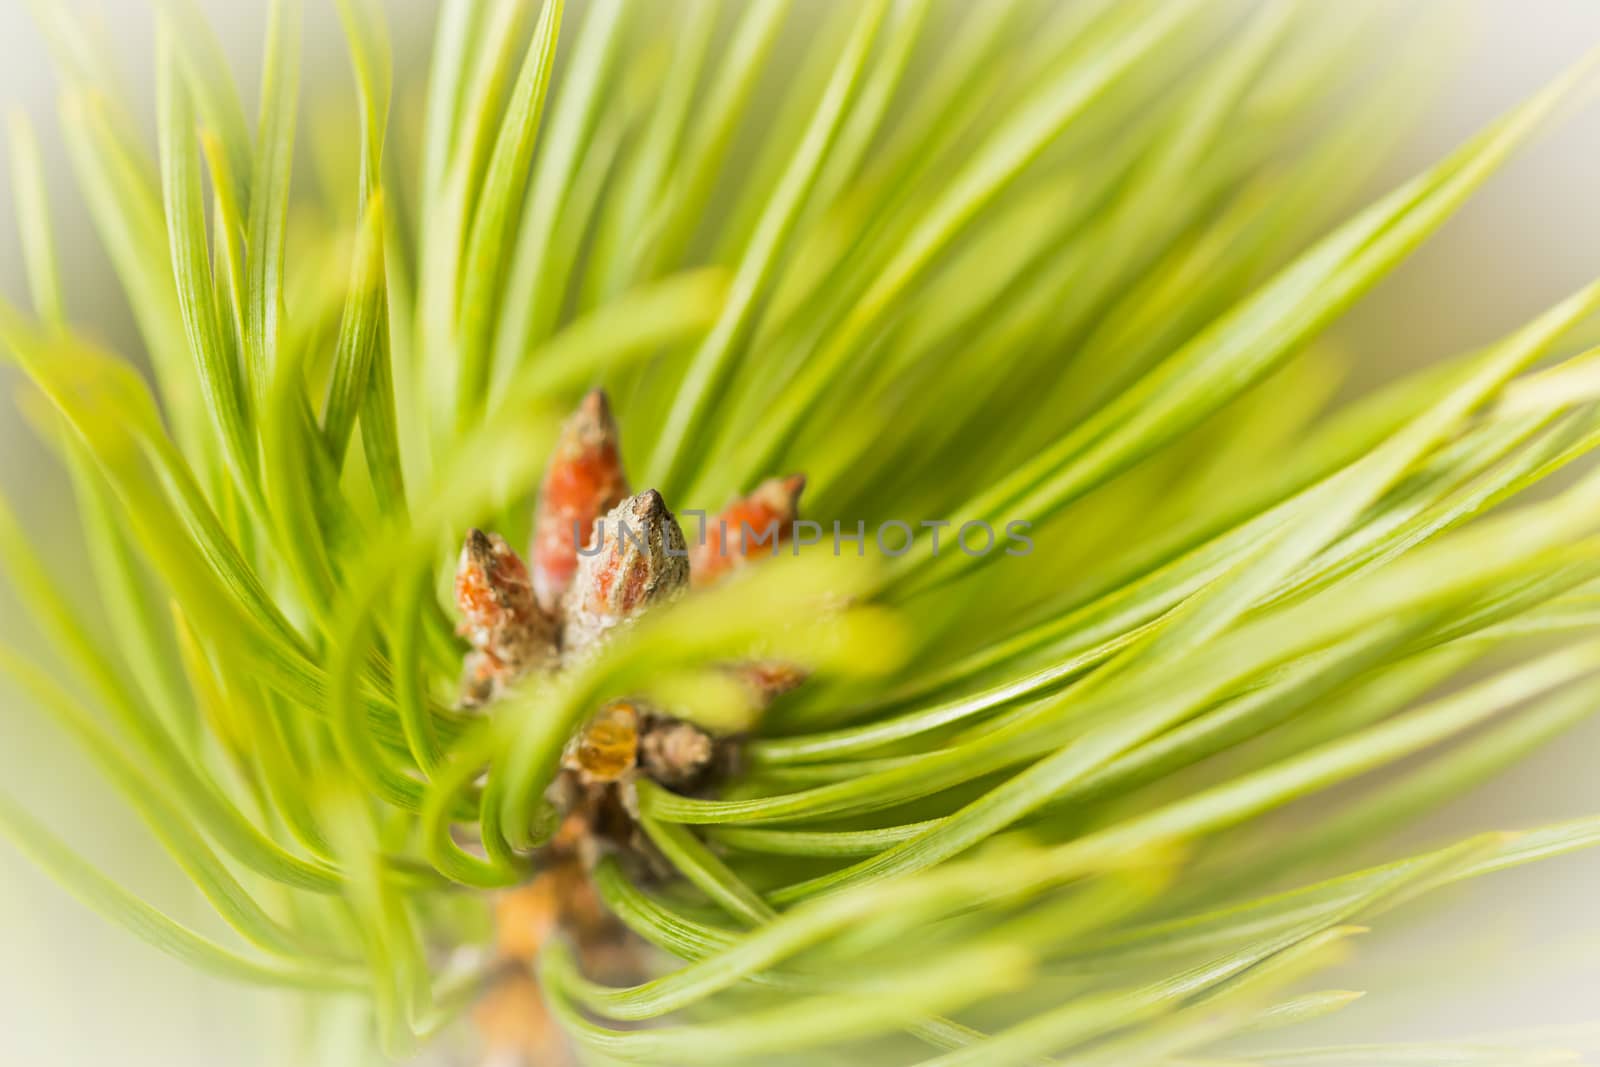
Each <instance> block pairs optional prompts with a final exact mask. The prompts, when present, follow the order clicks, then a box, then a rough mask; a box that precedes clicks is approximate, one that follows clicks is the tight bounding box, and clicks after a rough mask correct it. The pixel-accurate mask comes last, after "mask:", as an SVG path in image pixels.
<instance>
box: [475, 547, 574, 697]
mask: <svg viewBox="0 0 1600 1067" xmlns="http://www.w3.org/2000/svg"><path fill="white" fill-rule="evenodd" d="M455 592H456V606H457V608H459V609H460V611H461V623H460V625H459V626H458V627H457V631H458V632H459V633H461V634H462V635H463V636H465V637H466V638H467V641H468V642H469V643H470V644H471V645H472V648H473V650H474V652H475V653H476V654H475V655H472V654H469V656H468V660H467V673H468V678H467V681H466V686H465V688H466V690H467V692H468V694H469V696H471V695H472V694H474V693H478V692H480V691H482V690H485V689H487V690H491V691H492V688H493V686H494V685H495V684H496V683H504V682H509V681H511V680H512V679H514V678H516V677H517V676H518V675H520V674H522V673H523V672H525V671H528V670H534V669H538V668H545V667H553V666H555V663H556V651H555V642H554V640H553V638H554V636H555V624H554V623H553V622H552V620H551V619H550V618H549V616H547V615H545V614H544V612H542V611H540V610H539V605H538V604H537V603H535V602H534V597H533V585H532V583H531V582H530V581H529V579H528V568H527V566H526V565H525V564H524V563H523V562H522V559H521V558H520V557H519V556H518V555H517V554H516V553H515V552H513V551H512V550H511V547H510V546H509V545H507V544H506V542H505V538H503V537H501V536H500V535H499V534H485V533H484V532H483V531H482V530H469V531H467V540H466V543H465V544H464V545H463V546H462V547H461V560H460V563H459V564H458V565H457V568H456V589H455Z"/></svg>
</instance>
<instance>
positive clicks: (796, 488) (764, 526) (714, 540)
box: [689, 474, 806, 589]
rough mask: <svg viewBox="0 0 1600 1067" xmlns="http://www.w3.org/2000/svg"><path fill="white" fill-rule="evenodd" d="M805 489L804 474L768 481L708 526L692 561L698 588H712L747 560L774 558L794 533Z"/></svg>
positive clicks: (693, 554) (728, 507)
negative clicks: (779, 548)
mask: <svg viewBox="0 0 1600 1067" xmlns="http://www.w3.org/2000/svg"><path fill="white" fill-rule="evenodd" d="M805 487H806V478H805V475H803V474H791V475H790V476H789V477H787V478H769V479H768V480H766V481H764V482H762V483H761V484H760V485H758V486H756V488H755V491H754V492H752V493H750V494H749V495H748V496H743V497H740V498H739V499H738V500H735V501H734V502H733V503H732V504H729V505H728V506H727V508H726V509H724V510H723V512H722V514H721V515H718V516H717V517H716V518H715V519H714V520H712V521H711V522H710V523H708V524H707V525H706V535H705V538H704V539H703V540H702V542H701V543H700V544H697V545H695V546H694V551H693V552H692V553H691V558H690V561H689V562H690V572H691V573H692V574H693V576H694V585H695V588H697V589H698V588H703V587H704V586H707V585H710V584H711V583H713V582H715V581H716V580H717V579H718V578H720V577H722V576H723V575H724V574H726V573H727V572H728V571H730V570H732V569H733V568H735V567H739V566H742V565H743V564H744V563H745V562H746V561H747V560H752V559H761V558H763V557H766V556H770V555H772V553H773V552H774V551H775V550H776V549H777V547H778V545H780V544H782V543H783V542H784V541H786V540H788V538H789V535H790V534H791V533H792V532H793V529H794V520H795V519H797V518H799V516H800V493H801V492H802V491H803V490H804V489H805Z"/></svg>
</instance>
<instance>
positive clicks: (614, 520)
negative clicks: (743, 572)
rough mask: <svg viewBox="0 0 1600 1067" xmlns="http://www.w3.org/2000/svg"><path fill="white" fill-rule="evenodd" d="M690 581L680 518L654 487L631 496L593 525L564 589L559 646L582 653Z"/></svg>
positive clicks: (567, 653)
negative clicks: (591, 532) (609, 631)
mask: <svg viewBox="0 0 1600 1067" xmlns="http://www.w3.org/2000/svg"><path fill="white" fill-rule="evenodd" d="M688 584H689V558H688V549H687V547H686V546H685V545H684V540H683V530H681V529H680V528H679V527H678V520H677V519H676V518H674V517H673V514H672V512H670V511H668V510H667V505H666V503H665V501H663V500H662V499H661V494H660V493H658V492H656V491H655V490H654V489H649V490H646V491H645V492H643V493H639V494H637V495H635V496H631V497H629V498H628V499H626V500H624V501H623V502H622V503H620V504H618V505H617V506H616V507H614V508H612V509H611V511H610V512H609V513H607V514H606V516H605V517H604V518H602V519H600V520H599V521H598V522H597V523H596V524H595V532H594V536H593V537H592V538H591V539H590V542H589V544H588V545H587V546H586V547H585V548H584V549H583V551H582V552H581V553H580V556H579V559H578V573H577V576H576V577H575V578H574V580H573V583H572V586H571V588H569V589H568V590H567V598H566V626H565V628H564V630H563V631H562V640H561V648H562V652H563V653H564V654H566V655H569V656H571V655H575V654H580V653H582V652H583V651H584V650H585V649H587V648H589V647H591V646H592V645H593V644H594V642H595V641H597V640H598V639H599V638H600V637H602V636H603V635H604V634H605V632H606V631H607V630H609V629H611V628H612V627H614V626H616V625H617V624H618V623H620V622H623V621H625V620H627V619H631V618H633V617H634V616H635V615H638V614H639V613H640V612H641V611H643V610H644V609H645V608H647V607H649V606H650V605H651V604H656V603H661V602H664V601H667V600H670V599H671V598H672V597H674V596H676V595H677V594H678V593H680V592H681V591H682V590H683V589H684V588H685V587H686V586H687V585H688Z"/></svg>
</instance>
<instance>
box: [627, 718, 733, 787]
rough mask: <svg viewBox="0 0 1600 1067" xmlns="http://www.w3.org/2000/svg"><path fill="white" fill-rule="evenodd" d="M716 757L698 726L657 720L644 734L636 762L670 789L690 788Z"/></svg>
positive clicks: (704, 733)
mask: <svg viewBox="0 0 1600 1067" xmlns="http://www.w3.org/2000/svg"><path fill="white" fill-rule="evenodd" d="M715 756H716V746H715V744H714V743H713V742H712V740H711V737H710V735H708V734H707V733H706V732H705V731H704V730H702V729H700V728H699V727H698V726H694V725H693V724H691V723H687V722H681V721H678V720H675V719H658V720H656V721H654V722H652V723H651V724H650V725H649V726H648V727H647V728H646V730H645V734H644V739H643V740H642V741H641V742H640V745H639V761H640V763H641V764H642V765H643V766H644V770H645V773H646V774H648V775H649V776H650V777H651V778H653V779H654V780H655V781H657V782H660V783H661V784H662V785H664V786H668V787H671V788H683V787H685V786H689V785H693V784H694V783H695V781H696V780H697V779H699V778H700V776H701V775H702V774H704V773H705V770H706V768H707V767H709V766H711V761H712V759H713V758H714V757H715Z"/></svg>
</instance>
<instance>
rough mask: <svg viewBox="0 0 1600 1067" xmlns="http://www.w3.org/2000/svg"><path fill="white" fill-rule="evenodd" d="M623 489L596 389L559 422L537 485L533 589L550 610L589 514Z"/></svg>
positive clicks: (590, 521) (572, 568)
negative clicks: (571, 413) (542, 480)
mask: <svg viewBox="0 0 1600 1067" xmlns="http://www.w3.org/2000/svg"><path fill="white" fill-rule="evenodd" d="M627 495H628V478H627V475H626V474H625V473H624V471H623V469H622V453H621V449H620V444H619V440H618V436H617V424H616V421H615V420H614V419H612V417H611V406H610V405H609V404H608V403H607V402H606V395H605V393H604V392H602V391H601V390H599V389H596V390H594V391H593V392H591V393H589V394H588V395H587V396H585V397H584V398H583V403H582V404H580V405H579V407H578V410H577V412H576V413H574V414H573V416H572V417H571V418H569V419H568V420H567V422H566V425H565V426H563V427H562V428H561V436H560V437H559V438H558V439H557V440H556V448H555V452H554V453H553V454H552V455H551V457H550V464H549V466H548V467H546V469H545V474H544V484H543V485H542V486H541V487H540V489H539V504H538V511H537V513H536V515H535V519H534V533H533V590H534V595H535V596H536V597H537V598H538V601H539V606H540V607H541V608H543V609H544V610H545V611H546V612H548V613H550V614H551V615H556V614H557V613H558V612H559V610H560V607H561V599H562V597H563V596H564V595H565V593H566V591H567V587H568V586H570V585H571V584H572V579H573V577H574V575H576V574H577V571H578V549H579V548H580V547H582V546H583V545H586V544H588V542H589V537H590V535H591V534H592V533H593V531H594V523H595V520H596V519H598V518H599V517H600V516H601V515H604V514H605V513H606V512H607V511H609V510H611V509H612V508H614V507H616V506H617V505H618V504H619V503H621V502H622V500H623V499H624V498H625V497H627Z"/></svg>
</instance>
